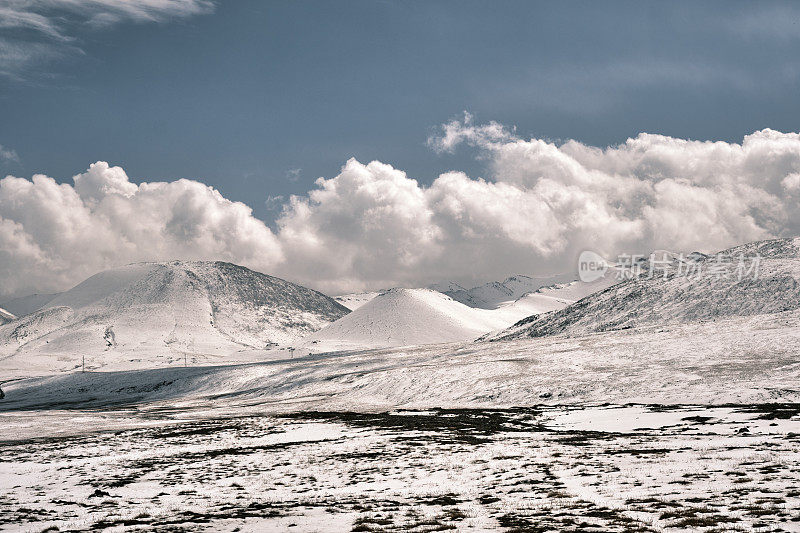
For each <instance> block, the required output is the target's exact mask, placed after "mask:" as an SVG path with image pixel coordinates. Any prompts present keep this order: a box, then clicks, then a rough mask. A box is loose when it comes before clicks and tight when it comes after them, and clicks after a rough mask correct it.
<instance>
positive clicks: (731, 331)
mask: <svg viewBox="0 0 800 533" xmlns="http://www.w3.org/2000/svg"><path fill="white" fill-rule="evenodd" d="M798 322H799V320H798V315H797V312H795V311H792V312H786V313H779V314H774V315H770V316H755V317H747V318H731V319H725V320H718V321H712V322H706V323H701V324H691V325H678V326H670V327H658V328H649V329H641V330H625V331H618V332H610V333H604V334H593V335H584V336H577V337H569V338H568V337H549V338H542V339H527V340H519V341H506V342H479V343H461V344H448V345H432V346H419V347H412V348H400V349H386V350H371V351H355V352H345V353H335V354H309V353H299V352H298V353H295V354H294V355H293V356H291V355H288V354H286V353H282V352H279V353H274V352H273V353H266V352H265V353H264V357H265V360H262V361H257V362H250V363H245V364H238V365H216V366H189V367H186V368H184V367H182V366H172V367H169V368H151V369H148V370H140V371H131V370H119V371H115V370H114V367H113V365H111V366H109V367H107V368H106V369H105V370H98V371H92V372H86V373H81V372H77V373H55V374H52V375H49V376H42V377H37V378H25V377H24V375H25V374H24V373H21V374H20V375H19V377H20V379H18V380H16V381H9V382H6V383H5V384H4V385H3V389H4V391H5V392H6V397H5V399H4V400H3V401H2V402H0V421H1V422H0V424H1V425H2V427H3V428H4V436H3V440H4V442H3V446H2V452H1V454H2V455H1V457H2V462H0V480H2V481H0V482H1V483H2V490H0V494H2V496H0V523H1V524H3V526H2V528H3V529H4V530H21V531H43V530H45V529H46V528H48V527H51V526H54V527H58V528H59V530H62V531H69V530H87V529H104V528H107V529H110V530H115V529H116V530H135V529H137V528H141V529H148V530H170V531H184V530H190V531H201V530H206V531H235V530H238V531H248V530H252V531H265V530H266V531H269V530H274V531H442V530H448V529H458V530H477V531H481V530H501V531H548V530H551V531H563V530H569V529H576V528H581V529H588V530H591V529H592V528H594V529H595V530H596V531H615V530H616V531H651V530H653V531H663V530H666V531H669V530H674V531H684V530H687V529H691V530H700V529H703V530H708V531H728V530H731V529H738V530H755V531H778V530H786V531H800V491H799V490H800V489H798V487H799V486H800V475H798V473H797V472H798V471H800V415H799V413H800V363H798V361H797V357H796V354H797V353H800V327H798V325H799V324H798ZM251 355H252V354H251ZM6 362H7V363H8V364H9V365H10V364H12V360H8V361H6ZM14 364H16V363H14ZM13 371H14V368H13V367H11V366H9V367H8V370H7V372H6V375H9V376H11V377H13Z"/></svg>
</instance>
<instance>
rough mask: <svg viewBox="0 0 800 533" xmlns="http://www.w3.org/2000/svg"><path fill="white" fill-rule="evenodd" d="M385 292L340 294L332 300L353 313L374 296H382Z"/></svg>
mask: <svg viewBox="0 0 800 533" xmlns="http://www.w3.org/2000/svg"><path fill="white" fill-rule="evenodd" d="M384 292H386V291H372V292H353V293H350V294H342V295H340V296H334V297H333V299H334V300H336V301H337V302H339V303H340V304H342V305H343V306H345V307H346V308H348V309H349V310H351V311H355V310H356V309H358V308H359V307H361V306H362V305H364V304H365V303H367V302H369V301H370V300H372V299H373V298H375V297H376V296H378V295H380V294H383V293H384Z"/></svg>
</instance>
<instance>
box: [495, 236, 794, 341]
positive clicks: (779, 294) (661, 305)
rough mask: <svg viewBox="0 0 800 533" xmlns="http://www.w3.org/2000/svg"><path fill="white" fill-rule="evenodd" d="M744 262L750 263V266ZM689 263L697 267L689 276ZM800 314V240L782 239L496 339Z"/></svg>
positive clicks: (638, 282)
mask: <svg viewBox="0 0 800 533" xmlns="http://www.w3.org/2000/svg"><path fill="white" fill-rule="evenodd" d="M740 257H744V258H745V261H744V262H743V263H740V262H739V259H738V258H740ZM755 257H758V259H757V260H755V259H753V258H755ZM689 264H691V265H693V266H692V268H693V269H695V270H694V272H693V273H692V274H691V275H686V274H687V272H686V270H685V269H686V268H687V266H688V265H689ZM740 268H741V269H742V271H741V272H738V271H737V269H740ZM740 274H744V275H740ZM796 309H800V239H799V238H793V239H776V240H769V241H759V242H755V243H750V244H746V245H742V246H737V247H735V248H731V249H729V250H725V251H722V252H720V253H719V254H715V255H712V256H705V255H703V254H693V255H692V256H691V258H690V261H689V262H688V263H687V264H685V265H684V271H683V273H679V272H678V271H677V270H675V269H671V270H669V271H667V275H666V277H665V276H663V275H661V276H654V277H653V278H649V277H647V276H643V277H642V276H640V277H638V278H634V279H629V280H626V281H623V282H621V283H619V284H617V285H615V286H612V287H609V288H607V289H606V290H603V291H601V292H598V293H595V294H592V295H590V296H588V297H586V298H584V299H583V300H580V301H578V302H576V303H575V304H572V305H570V306H568V307H566V308H564V309H562V310H560V311H555V312H551V313H546V314H542V315H538V316H532V317H529V318H526V319H524V320H521V321H520V322H518V323H517V324H515V325H514V326H512V327H511V328H509V329H508V330H506V331H503V332H501V333H498V334H495V335H492V336H490V337H489V338H490V339H491V340H506V339H515V338H525V337H541V336H546V335H556V334H585V333H592V332H600V331H609V330H617V329H629V328H635V327H638V326H646V325H669V324H678V323H690V322H696V321H705V320H713V319H718V318H724V317H733V316H751V315H759V314H772V313H780V312H783V311H792V310H796Z"/></svg>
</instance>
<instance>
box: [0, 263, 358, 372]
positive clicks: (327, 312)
mask: <svg viewBox="0 0 800 533" xmlns="http://www.w3.org/2000/svg"><path fill="white" fill-rule="evenodd" d="M347 312H348V310H347V309H346V308H344V307H342V306H341V305H339V304H338V303H336V302H335V301H334V300H332V299H331V298H328V297H327V296H325V295H323V294H320V293H318V292H316V291H313V290H311V289H307V288H305V287H301V286H299V285H295V284H293V283H289V282H287V281H284V280H281V279H278V278H274V277H272V276H267V275H265V274H261V273H258V272H253V271H252V270H249V269H246V268H244V267H240V266H236V265H233V264H230V263H222V262H184V261H175V262H170V263H139V264H134V265H128V266H124V267H120V268H115V269H112V270H108V271H105V272H101V273H99V274H96V275H94V276H92V277H90V278H89V279H87V280H85V281H84V282H82V283H80V284H79V285H77V286H75V287H74V288H72V289H70V290H69V291H67V292H64V293H62V294H60V295H58V296H56V297H55V298H53V300H51V301H50V302H49V303H48V304H47V305H46V306H45V307H44V308H43V309H41V310H39V311H37V312H35V313H33V314H31V315H28V316H26V317H22V318H21V319H19V320H16V321H14V322H13V323H10V324H6V325H5V326H2V327H0V358H4V359H6V360H5V361H3V365H2V366H3V367H4V368H7V367H8V365H11V364H15V363H16V364H17V365H38V367H40V368H48V369H49V368H51V367H53V368H61V369H70V368H74V367H76V366H80V364H81V359H82V357H83V356H85V357H86V359H87V360H88V363H87V364H90V365H91V366H93V367H102V366H105V365H106V364H108V363H109V362H110V361H114V360H121V361H128V362H130V363H132V364H133V366H134V367H136V366H145V367H146V366H152V365H159V364H169V363H171V362H174V361H175V360H181V361H182V360H183V359H184V357H185V354H198V355H201V356H225V355H226V354H231V353H234V352H237V351H240V350H245V349H253V348H255V349H264V348H266V347H271V346H275V345H287V344H290V343H293V342H295V341H297V340H298V339H300V338H301V337H303V336H305V335H307V334H308V333H310V332H312V331H316V330H318V329H319V328H321V327H322V326H324V325H325V324H327V323H328V322H331V321H333V320H335V319H337V318H339V317H341V316H343V315H345V314H346V313H347Z"/></svg>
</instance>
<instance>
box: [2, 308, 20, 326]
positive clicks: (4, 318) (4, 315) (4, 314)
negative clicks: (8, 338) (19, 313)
mask: <svg viewBox="0 0 800 533" xmlns="http://www.w3.org/2000/svg"><path fill="white" fill-rule="evenodd" d="M16 319H17V317H16V316H14V314H13V313H9V312H8V311H6V310H5V309H3V308H2V307H0V324H6V323H8V322H11V321H12V320H16Z"/></svg>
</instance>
